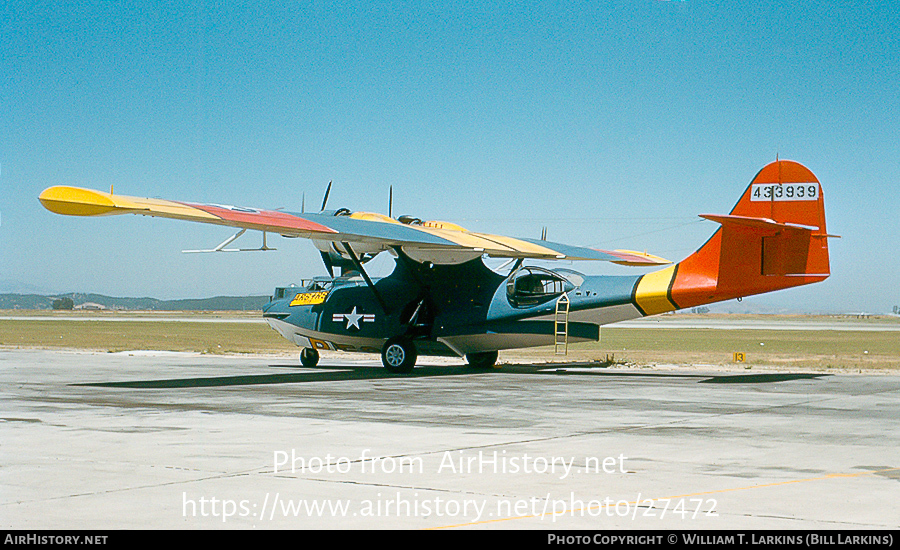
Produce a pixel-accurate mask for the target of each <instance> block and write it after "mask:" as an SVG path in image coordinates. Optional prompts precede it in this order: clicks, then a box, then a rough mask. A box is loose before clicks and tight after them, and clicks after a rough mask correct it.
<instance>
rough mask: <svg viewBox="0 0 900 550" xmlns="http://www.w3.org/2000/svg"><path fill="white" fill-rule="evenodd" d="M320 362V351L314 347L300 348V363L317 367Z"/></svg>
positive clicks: (307, 366)
mask: <svg viewBox="0 0 900 550" xmlns="http://www.w3.org/2000/svg"><path fill="white" fill-rule="evenodd" d="M318 363H319V352H318V351H316V350H314V349H312V348H303V349H302V350H300V364H301V365H303V366H304V367H306V368H312V367H315V366H316V365H317V364H318Z"/></svg>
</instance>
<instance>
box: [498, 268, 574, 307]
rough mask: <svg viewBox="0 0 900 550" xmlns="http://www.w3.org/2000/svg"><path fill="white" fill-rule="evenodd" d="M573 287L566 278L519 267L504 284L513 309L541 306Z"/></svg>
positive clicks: (544, 271)
mask: <svg viewBox="0 0 900 550" xmlns="http://www.w3.org/2000/svg"><path fill="white" fill-rule="evenodd" d="M573 288H575V286H574V285H573V284H572V283H571V282H569V281H568V280H567V279H566V278H564V277H561V276H560V275H558V274H556V273H554V272H552V271H549V270H546V269H541V268H539V267H521V268H519V269H517V270H516V271H515V272H513V273H512V275H510V276H509V280H508V281H507V283H506V297H507V299H508V300H509V303H510V304H512V305H513V307H530V306H535V305H538V304H542V303H544V302H547V301H549V300H552V299H553V298H555V297H557V296H559V295H560V294H562V293H563V292H568V291H569V290H572V289H573Z"/></svg>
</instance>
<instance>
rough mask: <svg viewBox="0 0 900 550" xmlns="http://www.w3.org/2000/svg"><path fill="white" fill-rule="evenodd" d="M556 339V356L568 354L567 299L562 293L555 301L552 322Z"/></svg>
mask: <svg viewBox="0 0 900 550" xmlns="http://www.w3.org/2000/svg"><path fill="white" fill-rule="evenodd" d="M554 333H555V334H554V336H555V337H556V355H568V353H569V297H568V296H567V295H566V294H565V293H563V294H562V295H561V296H560V297H559V299H558V300H557V301H556V320H555V322H554Z"/></svg>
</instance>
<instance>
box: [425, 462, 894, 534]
mask: <svg viewBox="0 0 900 550" xmlns="http://www.w3.org/2000/svg"><path fill="white" fill-rule="evenodd" d="M898 470H900V468H888V469H885V470H872V471H868V472H857V473H853V474H843V473H834V474H826V475H824V476H819V477H809V478H805V479H792V480H790V481H777V482H775V483H765V484H763V485H750V486H747V487H732V488H730V489H718V490H715V491H701V492H698V493H686V494H683V495H675V496H669V497H662V498H654V499H647V498H641V499H640V500H636V501H632V502H629V503H628V505H629V506H637V505H638V504H640V503H642V502H647V501H648V500H652V501H653V502H656V501H664V500H675V499H679V498H689V497H698V496H703V495H715V494H720V493H731V492H734V491H746V490H748V489H763V488H766V487H778V486H781V485H790V484H792V483H805V482H808V481H823V480H826V479H835V478H851V477H860V476H866V475H878V474H883V473H885V472H896V471H898ZM617 502H618V503H621V501H617ZM612 506H615V504H612ZM608 507H609V506H593V507H590V508H576V509H573V510H564V511H562V512H551V513H549V514H531V515H527V516H514V517H508V518H497V519H489V520H485V521H473V522H471V523H458V524H455V525H443V526H439V527H428V528H426V529H425V530H426V531H433V530H438V529H454V528H457V527H471V526H474V525H486V524H489V523H499V522H501V521H513V520H517V519H532V518H542V519H543V518H544V517H548V516H549V517H552V516H559V515H564V514H572V513H574V512H585V511H588V510H600V509H603V508H608Z"/></svg>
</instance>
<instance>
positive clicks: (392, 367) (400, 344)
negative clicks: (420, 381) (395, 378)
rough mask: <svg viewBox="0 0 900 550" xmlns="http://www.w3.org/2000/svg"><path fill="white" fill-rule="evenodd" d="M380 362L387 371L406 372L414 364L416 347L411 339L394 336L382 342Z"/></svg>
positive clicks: (408, 371) (410, 370) (409, 370)
mask: <svg viewBox="0 0 900 550" xmlns="http://www.w3.org/2000/svg"><path fill="white" fill-rule="evenodd" d="M381 364H383V365H384V368H386V369H387V370H388V372H392V373H394V374H408V373H410V372H412V370H413V367H415V366H416V347H415V345H413V343H412V340H410V339H409V338H406V337H403V336H395V337H393V338H391V339H390V340H388V341H387V342H385V343H384V347H383V348H381Z"/></svg>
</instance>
